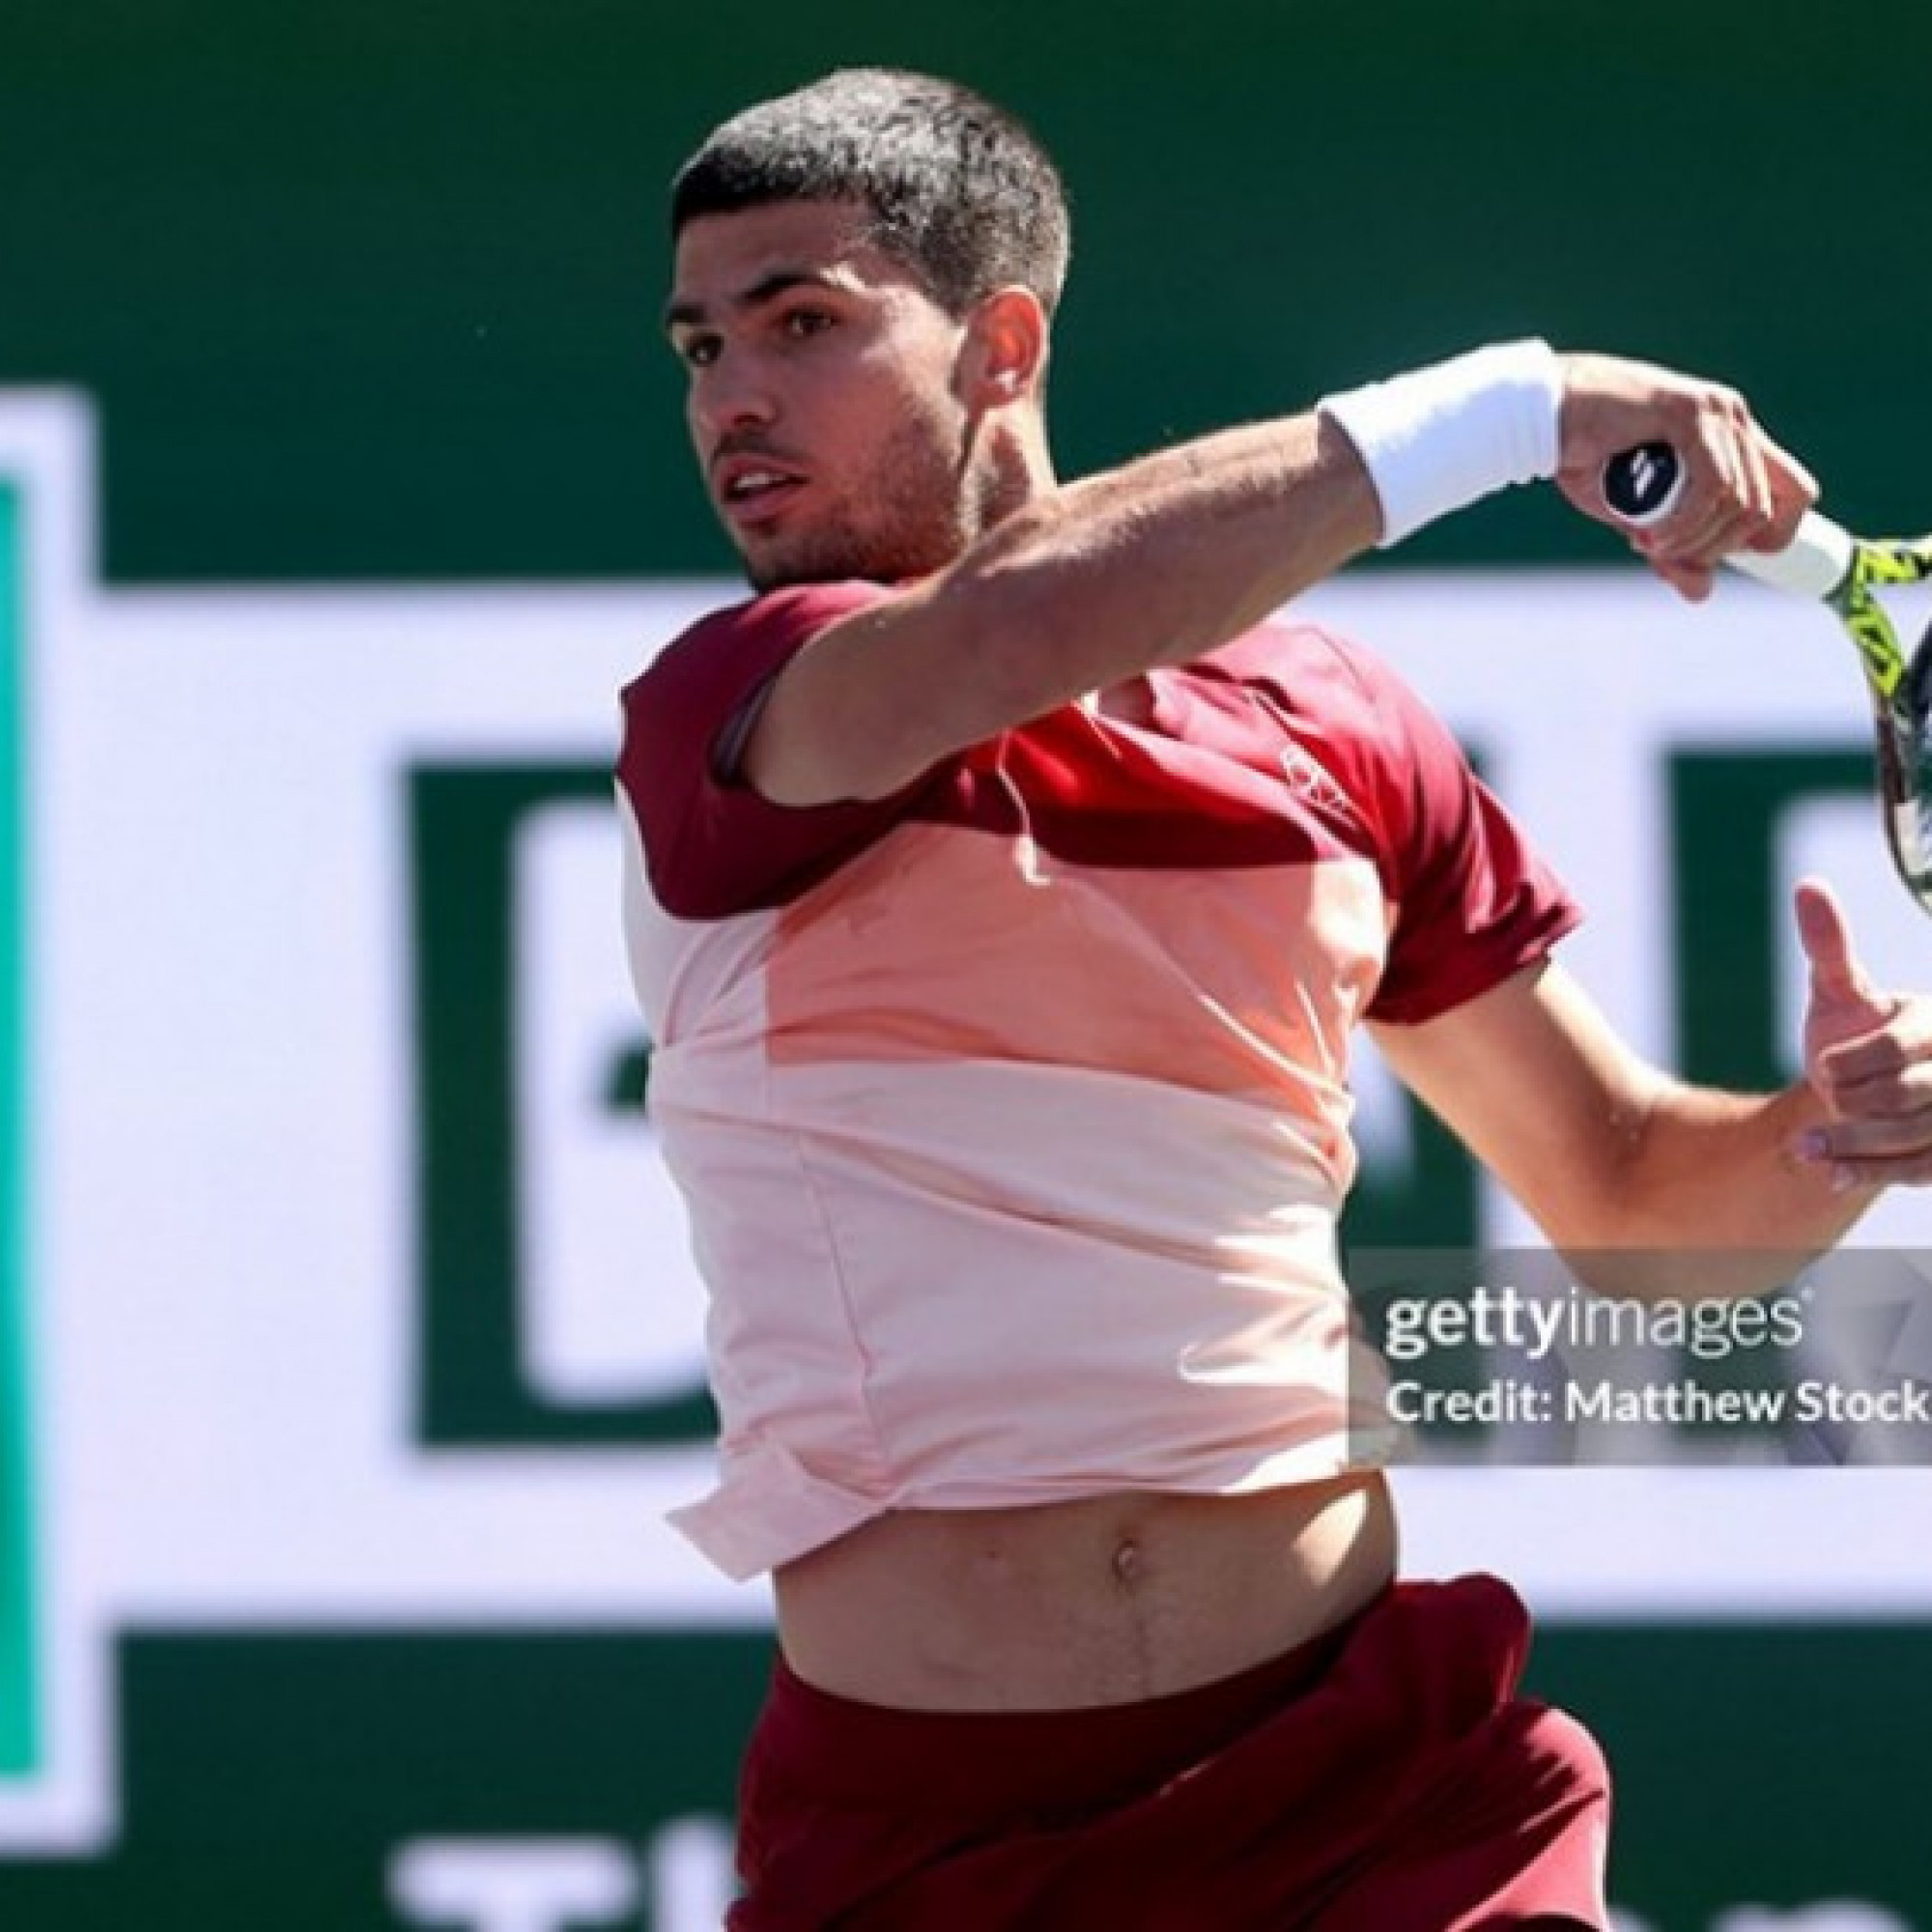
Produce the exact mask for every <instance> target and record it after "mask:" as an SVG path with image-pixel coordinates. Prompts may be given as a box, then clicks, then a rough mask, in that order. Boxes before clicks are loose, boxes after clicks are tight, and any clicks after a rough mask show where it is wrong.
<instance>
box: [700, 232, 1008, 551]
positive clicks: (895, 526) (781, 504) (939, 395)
mask: <svg viewBox="0 0 1932 1932" xmlns="http://www.w3.org/2000/svg"><path fill="white" fill-rule="evenodd" d="M667 322H668V329H669V334H670V339H671V346H672V348H673V349H674V350H675V351H676V353H677V355H678V356H679V358H680V359H681V360H682V361H683V363H684V365H685V368H686V370H687V372H688V374H689V376H690V390H689V393H688V395H687V398H686V404H685V414H686V419H687V421H688V423H689V425H690V429H691V439H692V442H693V445H694V446H695V448H696V453H697V461H698V467H699V469H700V470H701V472H702V474H703V476H704V480H705V484H706V487H707V489H708V490H709V493H710V496H711V500H712V503H713V505H714V507H715V508H716V509H717V511H718V514H719V516H720V517H721V518H722V519H723V521H724V524H725V529H726V531H727V532H728V533H729V535H730V537H731V541H732V542H733V543H734V544H735V545H736V546H737V548H738V551H739V554H741V555H742V556H743V558H744V561H745V568H746V572H747V574H748V575H749V576H750V578H751V580H752V582H753V583H754V584H756V585H757V586H758V587H759V588H760V589H769V588H771V587H772V586H774V585H776V584H781V583H795V582H810V581H817V580H826V579H835V578H843V577H866V578H873V579H878V580H881V581H894V580H898V579H903V578H909V577H919V576H923V575H925V574H927V573H928V572H930V571H934V570H937V569H939V568H940V567H941V566H942V565H944V564H945V563H947V562H948V561H950V560H951V559H952V557H953V556H955V555H956V554H958V552H959V551H960V549H961V548H962V547H963V546H964V544H965V542H966V541H967V539H968V537H969V536H970V534H971V532H970V530H968V529H967V527H966V522H965V511H964V508H963V501H964V491H963V472H964V469H965V467H966V462H967V455H968V447H969V442H970V437H971V425H970V421H969V417H968V413H967V412H966V410H965V409H964V408H963V406H962V405H961V403H960V401H959V398H958V396H957V394H956V392H955V382H956V373H957V363H958V357H959V352H960V348H961V345H962V343H963V341H964V339H965V327H964V325H962V324H961V323H959V322H957V321H955V320H953V319H952V317H951V316H949V315H948V314H947V313H946V312H945V310H944V309H942V308H941V307H940V306H939V305H938V303H937V302H935V301H934V300H933V299H932V298H931V297H930V296H928V295H926V294H925V293H924V292H923V289H922V288H921V286H920V284H919V283H918V281H917V280H916V279H915V277H914V275H913V273H912V271H911V270H908V269H906V268H904V267H903V266H901V265H900V264H899V263H898V262H896V261H895V260H894V259H893V257H891V256H890V255H887V254H886V253H885V252H884V251H882V250H881V249H880V248H878V247H877V246H876V245H875V244H874V243H872V242H871V241H868V240H867V222H866V213H865V211H864V210H862V209H860V208H857V207H854V206H853V205H852V204H850V203H845V202H777V203H773V204H771V205H769V206H766V207H762V208H752V209H746V210H744V211H742V212H741V213H735V214H713V215H704V216H700V217H699V218H698V219H696V220H694V221H691V222H689V223H687V224H686V226H685V228H684V231H683V233H682V234H681V235H680V236H679V238H678V243H677V255H676V264H675V287H674V288H673V291H672V294H671V300H670V305H669V307H668V310H667Z"/></svg>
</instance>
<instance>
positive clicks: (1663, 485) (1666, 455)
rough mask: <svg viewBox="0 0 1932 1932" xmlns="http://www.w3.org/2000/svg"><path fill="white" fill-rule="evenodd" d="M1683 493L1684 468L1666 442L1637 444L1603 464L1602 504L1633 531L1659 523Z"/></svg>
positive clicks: (1673, 507) (1620, 451) (1619, 452)
mask: <svg viewBox="0 0 1932 1932" xmlns="http://www.w3.org/2000/svg"><path fill="white" fill-rule="evenodd" d="M1683 492H1684V465H1683V463H1682V462H1681V461H1680V460H1679V459H1678V455H1677V452H1676V451H1675V450H1674V449H1672V448H1671V446H1670V445H1669V444H1668V443H1667V442H1640V443H1638V444H1637V445H1636V447H1635V448H1634V449H1624V450H1619V451H1618V452H1617V454H1616V455H1615V456H1613V457H1611V458H1610V460H1609V461H1608V462H1607V463H1606V464H1605V465H1604V501H1605V503H1607V504H1608V505H1609V506H1610V508H1611V509H1612V510H1614V511H1615V512H1616V513H1617V515H1618V516H1620V517H1621V518H1622V519H1623V520H1624V522H1625V523H1627V524H1629V525H1631V526H1633V527H1634V528H1636V529H1643V528H1646V527H1647V526H1650V525H1651V524H1655V523H1661V522H1662V520H1663V519H1664V518H1665V517H1667V516H1668V515H1669V514H1670V513H1671V511H1672V510H1674V509H1675V508H1676V507H1677V499H1678V497H1680V496H1682V495H1683Z"/></svg>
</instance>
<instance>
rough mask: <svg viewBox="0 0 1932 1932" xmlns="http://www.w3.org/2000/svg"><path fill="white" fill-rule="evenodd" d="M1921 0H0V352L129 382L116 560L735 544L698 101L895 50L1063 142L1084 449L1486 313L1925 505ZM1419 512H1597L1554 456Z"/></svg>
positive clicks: (352, 570)
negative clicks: (1500, 499)
mask: <svg viewBox="0 0 1932 1932" xmlns="http://www.w3.org/2000/svg"><path fill="white" fill-rule="evenodd" d="M1923 33H1924V26H1923V18H1922V14H1921V13H1920V11H1919V10H1918V9H1917V8H1916V7H1914V6H1913V5H1911V4H1910V0H1843V4H1840V5H1838V6H1835V7H1832V8H1820V7H1811V6H1799V5H1794V4H1786V3H1785V0H1701V4H1698V5H1695V6H1685V5H1683V4H1681V0H1485V4H1484V5H1483V6H1481V7H1475V8H1465V7H1445V6H1441V5H1438V4H1435V0H1390V4H1384V5H1380V6H1372V7H1364V6H1360V5H1343V4H1339V0H1298V4H1283V0H1192V4H1189V5H1187V6H1184V7H1174V6H1168V5H1158V6H1154V5H1145V4H1138V0H1135V4H1126V5H1118V6H1116V5H1103V4H1100V0H1090V4H1080V5H1068V4H1065V0H1061V3H1060V4H1051V3H1049V4H1045V5H1041V4H1038V3H1037V0H975V4H974V5H971V6H961V7H955V8H947V9H936V8H935V9H923V8H912V9H909V8H907V7H905V6H904V5H902V4H897V0H895V4H892V5H886V4H882V0H846V4H843V5H841V6H839V7H838V8H836V9H823V8H796V7H780V6H775V5H769V4H747V5H742V6H733V7H728V8H712V9H705V8H687V7H678V8H671V7H668V6H662V5H658V6H653V5H650V4H639V5H630V6H622V7H618V6H611V5H606V4H603V0H558V4H554V5H550V6H543V7H535V6H528V5H512V4H508V3H507V0H479V3H478V4H467V0H466V4H461V5H459V4H454V0H417V4H412V5H410V6H402V7H399V6H395V5H392V4H389V0H288V3H287V4H285V5H278V6H275V7H271V8H265V7H261V6H256V5H251V4H247V0H178V4H173V5H169V6H163V7H157V6H155V5H153V4H151V0H75V4H73V5H71V6H63V7H51V6H47V7H34V6H28V5H23V4H16V5H14V6H12V7H10V8H8V9H7V10H6V12H5V14H4V17H0V182H4V183H5V184H6V186H5V191H4V192H0V384H4V383H11V382H17V381H21V380H47V379H60V380H63V381H68V382H71V383H74V384H78V385H80V386H83V387H85V388H87V389H89V390H91V391H92V392H93V393H94V394H95V395H96V396H98V397H99V400H100V402H101V403H102V405H103V406H104V409H105V412H106V416H107V420H108V422H109V423H110V425H111V438H112V440H111V444H110V456H111V463H110V466H109V487H108V497H107V506H106V561H107V569H108V573H109V575H110V576H111V577H115V578H120V579H204V580H211V581H230V580H235V579H273V578H283V579H312V578H318V577H324V576H337V575H340V576H387V577H403V578H410V577H452V576H486V577H498V576H528V575H545V576H565V577H584V576H606V575H632V574H638V573H645V572H666V571H688V570H693V569H710V568H720V567H723V566H725V564H726V563H727V562H728V557H727V554H726V552H725V549H724V547H723V545H722V543H721V541H720V540H719V539H718V538H717V537H716V536H715V535H714V534H713V532H712V530H711V528H710V526H709V520H708V514H707V512H706V510H705V508H704V506H703V504H702V502H701V500H700V498H699V496H698V493H697V491H696V488H695V487H694V486H693V484H692V482H691V481H690V478H689V476H688V474H687V470H688V465H687V462H686V459H685V455H684V450H683V445H682V442H681V433H680V430H679V428H678V417H677V401H676V399H677V388H678V379H677V377H676V374H675V371H674V369H673V367H672V365H671V363H670V360H669V358H668V355H666V354H665V352H664V350H663V347H662V345H661V342H660V340H659V336H658V323H657V317H658V314H659V310H660V308H661V306H662V303H663V299H664V295H665V277H666V269H667V262H666V249H665V244H664V241H663V215H662V201H663V189H664V185H665V184H666V182H667V181H668V177H669V175H670V173H671V172H672V170H673V169H674V168H675V166H676V165H677V163H678V161H679V160H680V159H681V158H682V157H683V156H684V155H685V154H686V153H687V152H688V151H689V149H690V148H691V147H692V146H693V145H694V144H695V143H696V140H697V139H698V138H699V137H700V136H701V134H702V133H703V131H704V130H705V129H706V128H708V127H710V126H711V125H712V124H713V123H714V122H716V121H717V120H719V119H722V118H723V117H724V116H725V114H727V113H729V112H731V111H732V110H733V109H735V108H736V107H738V106H740V105H742V104H743V103H744V102H745V101H747V100H748V99H753V98H755V97H757V96H759V95H762V94H766V93H770V92H775V91H779V90H781V89H783V88H785V87H788V86H792V85H795V84H797V83H799V82H800V81H802V80H805V79H807V78H810V77H811V76H812V75H814V74H816V73H817V72H819V71H823V70H825V69H826V68H828V67H831V66H835V65H838V64H842V63H852V62H861V61H885V62H894V63H900V64H906V65H915V66H921V67H928V68H932V69H936V70H938V71H944V72H948V73H952V74H955V75H957V76H958V77H960V78H962V79H965V80H968V81H971V82H973V83H975V84H977V85H980V86H981V87H983V88H985V89H987V90H988V91H990V92H992V93H993V94H995V95H996V96H998V97H1000V98H1002V99H1006V100H1007V101H1009V103H1011V104H1012V105H1014V106H1015V107H1017V108H1018V109H1019V110H1020V111H1021V112H1022V113H1024V114H1025V115H1026V116H1027V117H1028V118H1029V119H1031V120H1032V121H1033V122H1034V123H1035V124H1036V125H1037V127H1038V128H1039V129H1040V131H1041V132H1042V134H1043V135H1044V136H1045V138H1046V139H1047V140H1048V142H1049V143H1050V145H1051V146H1052V147H1053V148H1054V149H1055V151H1056V152H1057V154H1058V155H1059V156H1060V157H1061V160H1062V163H1063V166H1064V168H1065V173H1066V176H1067V178H1068V181H1069V183H1070V185H1071V187H1072V191H1073V194H1074V198H1075V202H1076V209H1077V219H1078V236H1079V240H1078V246H1077V263H1076V270H1075V276H1074V280H1073V284H1072V290H1071V293H1070V296H1069V299H1068V304H1067V308H1066V311H1065V326H1064V328H1063V331H1062V341H1061V345H1060V357H1059V364H1058V370H1057V374H1056V381H1055V396H1056V406H1057V413H1058V420H1059V427H1060V441H1061V446H1062V454H1063V459H1064V461H1065V464H1066V465H1067V466H1068V468H1069V469H1074V470H1081V469H1089V468H1092V467H1094V466H1096V465H1100V464H1104V463H1106V462H1109V461H1112V460H1115V459H1118V458H1120V457H1122V456H1124V455H1127V454H1130V453H1133V452H1135V451H1137V450H1139V449H1141V448H1143V447H1145V446H1147V445H1149V444H1151V443H1152V442H1155V441H1158V440H1164V439H1167V438H1170V437H1173V436H1175V435H1177V434H1181V433H1185V432H1188V431H1193V430H1199V429H1203V428H1208V427H1211V426H1214V425H1216V424H1219V423H1222V422H1225V421H1229V420H1233V419H1237V418H1241V417H1245V416H1251V415H1256V414H1265V413H1273V412H1279V411H1281V410H1283V409H1285V408H1288V407H1292V406H1295V405H1298V404H1300V403H1303V402H1306V401H1307V400H1309V399H1310V398H1312V397H1313V396H1314V395H1316V394H1318V393H1320V392H1321V390H1322V389H1323V388H1326V387H1329V386H1332V385H1335V384H1342V383H1347V382H1350V381H1355V380H1360V379H1363V378H1366V377H1368V376H1371V375H1375V374H1378V373H1381V372H1384V371H1386V370H1387V369H1388V368H1390V367H1392V366H1395V365H1399V364H1401V363H1404V362H1406V361H1410V360H1413V359H1417V358H1423V357H1428V356H1431V355H1436V354H1439V353H1443V352H1446V351H1448V350H1451V349H1454V348H1457V347H1460V346H1463V345H1466V344H1468V343H1470V342H1473V341H1475V340H1479V339H1483V338H1487V337H1493V336H1498V335H1506V334H1518V333H1524V332H1530V331H1540V332H1544V333H1547V334H1548V335H1549V336H1550V337H1551V338H1552V339H1554V340H1556V341H1557V342H1559V343H1561V344H1565V345H1571V346H1578V347H1598V346H1601V347H1612V348H1617V349H1622V350H1627V351H1630V352H1633V353H1641V354H1647V355H1656V356H1658V357H1661V358H1663V359H1667V360H1672V361H1676V362H1681V363H1684V364H1687V365H1690V366H1692V367H1695V368H1697V369H1699V370H1702V371H1708V372H1710V373H1712V374H1715V375H1721V376H1723V377H1726V378H1728V379H1730V380H1732V381H1735V382H1736V383H1738V384H1741V385H1742V386H1744V387H1745V388H1747V391H1748V392H1749V393H1750V394H1751V395H1752V396H1753V397H1754V398H1755V399H1756V400H1757V401H1758V403H1759V405H1760V406H1761V408H1762V411H1763V412H1764V413H1765V415H1766V417H1767V418H1768V419H1769V420H1770V421H1772V422H1773V423H1774V424H1776V426H1778V427H1779V428H1780V429H1781V430H1782V431H1783V432H1784V433H1785V434H1786V435H1787V436H1788V437H1789V438H1790V439H1791V440H1792V441H1793V442H1794V443H1795V445H1796V446H1797V447H1799V448H1800V449H1801V450H1803V451H1804V452H1805V453H1806V455H1807V456H1808V457H1809V459H1810V460H1811V461H1812V462H1813V464H1814V465H1815V466H1816V467H1817V468H1818V469H1819V470H1820V471H1821V473H1822V474H1824V475H1826V476H1828V477H1829V478H1830V479H1831V480H1832V485H1833V501H1834V503H1835V504H1836V505H1837V506H1838V507H1839V508H1840V510H1841V511H1842V512H1843V513H1844V514H1845V515H1846V517H1847V518H1849V519H1850V520H1851V521H1854V522H1858V523H1872V522H1877V523H1880V524H1888V525H1889V524H1891V523H1894V522H1898V523H1905V524H1913V523H1918V522H1923V521H1927V520H1929V519H1932V506H1928V504H1927V491H1926V489H1925V487H1924V484H1923V481H1922V449H1923V439H1922V436H1921V434H1920V426H1921V423H1922V412H1921V411H1920V410H1919V409H1918V406H1917V403H1916V400H1915V398H1916V395H1917V393H1918V391H1917V384H1916V382H1915V380H1914V377H1915V370H1916V364H1917V362H1918V358H1919V356H1920V355H1921V354H1922V344H1923V341H1924V338H1925V330H1926V326H1927V322H1928V317H1932V255H1928V252H1927V251H1926V250H1925V249H1924V248H1923V247H1922V246H1920V245H1918V241H1917V234H1918V215H1919V213H1920V211H1922V210H1923V209H1924V208H1925V207H1926V206H1927V205H1928V201H1932V195H1928V188H1932V154H1928V151H1927V149H1926V146H1925V144H1924V142H1923V140H1922V139H1920V138H1918V130H1919V129H1920V128H1921V127H1922V120H1923V106H1924V95H1923V74H1922V64H1921V63H1920V62H1919V61H1918V60H1916V59H1911V58H1906V57H1905V56H1906V54H1907V52H1908V50H1909V49H1911V48H1913V47H1914V46H1919V47H1922V43H1923ZM1409 554H1411V555H1413V556H1418V557H1423V558H1429V557H1435V558H1443V557H1474V556H1487V557H1496V556H1504V555H1507V556H1509V557H1512V558H1520V557H1522V556H1525V555H1541V556H1546V557H1551V558H1554V557H1565V558H1602V557H1607V556H1610V555H1612V554H1614V551H1613V550H1612V549H1611V548H1610V547H1609V546H1608V544H1607V541H1606V539H1605V538H1604V537H1603V536H1602V534H1601V533H1599V532H1596V531H1593V530H1590V529H1588V528H1587V527H1584V526H1581V525H1580V524H1578V523H1577V521H1576V520H1575V519H1572V518H1570V517H1568V516H1567V515H1566V514H1565V513H1564V512H1563V511H1562V510H1561V509H1560V508H1559V507H1558V506H1557V505H1556V504H1555V503H1554V502H1553V501H1549V500H1534V501H1531V500H1525V501H1524V502H1523V503H1522V504H1520V505H1513V506H1512V508H1511V509H1510V510H1509V511H1507V512H1492V511H1485V512H1482V513H1479V514H1477V515H1475V516H1472V517H1469V518H1466V519H1463V520H1460V521H1459V522H1458V523H1457V524H1456V525H1455V526H1454V527H1453V528H1451V529H1444V530H1442V531H1440V532H1438V533H1435V534H1432V535H1431V536H1429V537H1428V538H1426V539H1425V540H1424V541H1423V542H1422V543H1420V544H1418V545H1416V546H1414V547H1413V550H1412V551H1411V552H1410V553H1409Z"/></svg>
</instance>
